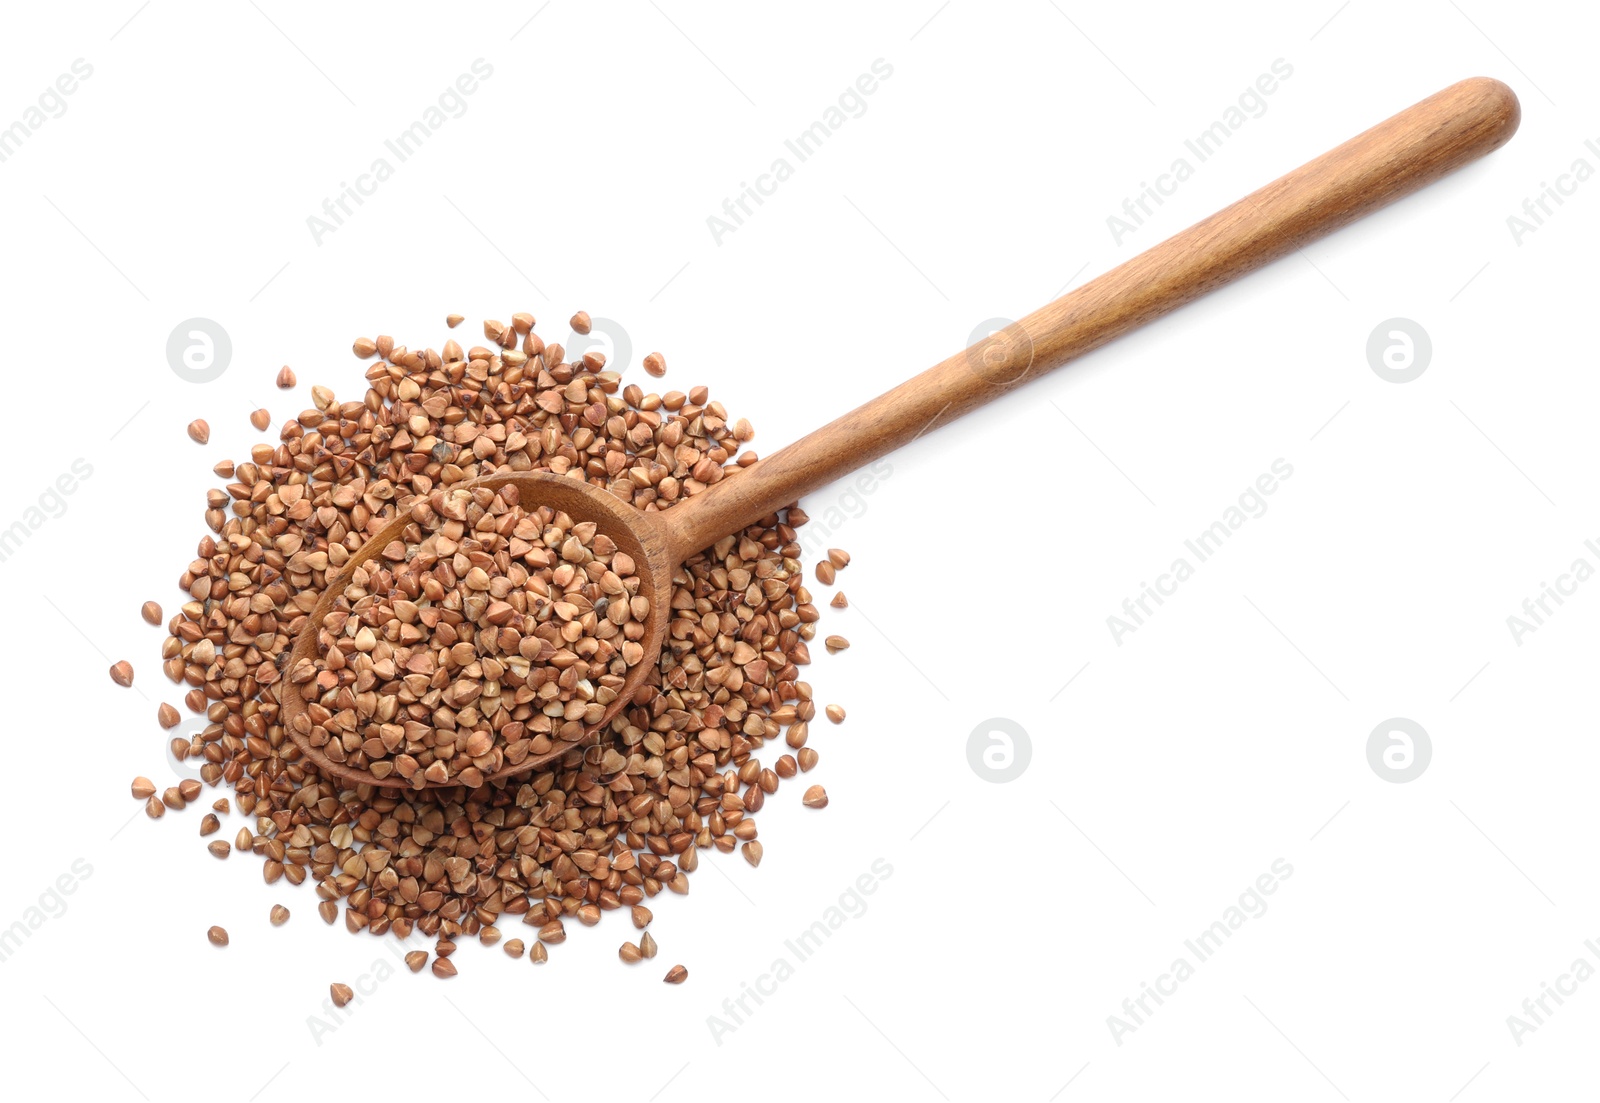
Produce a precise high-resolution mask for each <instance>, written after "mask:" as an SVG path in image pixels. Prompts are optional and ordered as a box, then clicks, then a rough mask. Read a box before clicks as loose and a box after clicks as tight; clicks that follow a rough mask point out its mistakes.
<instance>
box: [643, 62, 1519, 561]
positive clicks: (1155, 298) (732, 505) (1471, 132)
mask: <svg viewBox="0 0 1600 1103" xmlns="http://www.w3.org/2000/svg"><path fill="white" fill-rule="evenodd" d="M1520 118H1521V108H1520V106H1519V105H1518V103H1517V97H1516V94H1515V93H1513V92H1512V91H1511V89H1510V88H1508V87H1506V86H1505V85H1504V84H1502V83H1500V82H1499V81H1497V80H1493V79H1490V78H1487V77H1474V78H1471V79H1469V80H1464V81H1461V82H1460V83H1458V84H1453V85H1451V86H1450V87H1448V88H1446V89H1444V90H1443V91H1442V92H1437V93H1435V94H1434V95H1432V96H1429V97H1428V98H1427V99H1425V100H1423V101H1422V102H1421V103H1418V104H1415V105H1414V106H1412V107H1409V108H1407V109H1406V110H1404V111H1402V112H1400V113H1399V114H1398V115H1395V116H1393V117H1392V118H1389V119H1387V120H1385V121H1383V122H1381V123H1379V124H1378V125H1377V126H1375V127H1373V128H1372V129H1371V130H1368V131H1366V132H1365V133H1362V134H1359V135H1357V136H1356V137H1354V138H1352V139H1350V140H1349V141H1348V142H1345V143H1344V144H1343V145H1341V146H1339V147H1338V148H1337V149H1333V150H1330V151H1329V152H1327V153H1324V154H1323V155H1322V156H1320V157H1318V158H1316V159H1315V160H1313V161H1309V162H1307V163H1306V164H1304V165H1301V166H1300V167H1299V168H1297V169H1295V170H1294V171H1292V172H1290V173H1289V174H1288V175H1286V176H1282V177H1280V178H1279V179H1277V180H1274V181H1273V182H1272V183H1270V184H1268V185H1267V186H1266V187H1264V188H1261V189H1260V190H1259V191H1256V192H1253V193H1252V194H1250V195H1248V196H1246V197H1245V198H1243V199H1241V200H1239V201H1238V202H1237V203H1234V204H1233V205H1232V206H1230V207H1227V208H1225V209H1223V210H1221V211H1219V212H1217V213H1216V214H1214V215H1212V216H1211V217H1210V218H1207V219H1205V220H1203V221H1201V222H1198V223H1196V224H1195V225H1193V226H1191V227H1189V228H1188V229H1187V230H1184V231H1182V232H1181V233H1178V234H1176V235H1174V236H1173V237H1170V238H1168V239H1167V240H1166V241H1163V242H1161V243H1160V244H1159V245H1156V246H1154V247H1153V248H1151V249H1149V250H1147V251H1146V252H1143V253H1140V254H1139V255H1138V256H1136V257H1134V258H1133V259H1132V260H1129V261H1127V262H1125V263H1124V264H1121V265H1119V266H1118V267H1116V268H1113V269H1112V270H1111V271H1109V272H1107V273H1105V274H1104V275H1102V276H1100V277H1098V278H1096V279H1094V280H1092V281H1090V282H1089V283H1087V284H1084V285H1083V286H1082V287H1080V288H1078V289H1077V290H1075V291H1072V292H1070V293H1068V294H1066V295H1063V296H1062V297H1061V298H1059V299H1057V300H1055V301H1054V302H1052V303H1050V304H1048V305H1047V306H1044V307H1042V308H1040V309H1039V310H1036V311H1034V312H1033V313H1032V314H1029V315H1028V316H1027V317H1026V318H1023V319H1022V320H1021V321H1019V322H1013V323H1012V324H1011V325H1008V326H1006V327H1005V328H1004V329H1002V330H1000V331H998V332H996V333H994V334H993V335H991V336H989V337H987V338H985V339H984V340H982V341H980V342H978V343H977V344H975V345H973V346H972V347H971V348H969V349H967V350H965V351H964V352H958V353H956V354H955V355H954V356H951V357H950V358H949V359H947V360H945V361H943V362H942V363H939V364H936V365H934V366H933V367H931V368H929V369H928V370H927V371H925V372H923V373H922V374H921V375H918V376H915V377H913V378H912V379H910V380H907V381H906V382H905V383H902V384H900V385H899V386H898V387H895V388H894V389H893V390H891V391H889V392H887V393H885V394H883V395H880V396H879V397H877V398H875V399H873V400H872V401H870V402H868V403H866V404H865V405H863V406H860V407H858V408H857V409H855V410H853V411H851V412H850V413H848V414H845V415H844V416H843V417H841V418H839V419H837V420H836V421H833V422H831V423H829V424H828V425H825V426H823V427H822V428H821V429H818V430H817V431H816V432H814V433H811V434H810V435H809V436H806V437H803V438H801V439H800V440H798V441H796V442H794V443H793V444H791V445H789V446H788V447H787V448H784V449H783V450H781V451H779V452H776V453H774V454H773V455H771V456H769V457H767V458H766V459H763V460H761V461H759V462H757V463H755V464H753V465H751V466H750V467H748V468H746V469H745V470H743V471H742V472H740V473H739V474H738V475H736V476H734V477H732V478H727V479H723V480H722V481H720V482H718V483H716V484H714V485H713V486H711V487H710V488H708V489H707V490H705V491H703V492H701V493H700V494H698V495H696V496H695V497H694V498H693V499H692V500H691V501H689V502H686V503H685V504H684V505H683V506H680V507H679V508H677V509H674V510H672V511H671V514H670V519H671V523H672V525H673V527H674V530H675V533H674V538H673V539H674V547H675V550H676V551H677V552H678V553H679V554H680V555H688V554H692V553H693V552H694V551H697V550H699V549H700V548H703V547H707V546H709V545H710V544H713V543H715V542H716V541H717V540H718V539H719V538H721V537H723V536H725V535H727V534H728V533H732V532H737V531H739V530H740V529H742V528H744V527H745V526H747V525H749V524H752V523H754V522H755V521H757V520H759V519H760V518H762V517H764V516H766V515H767V514H769V513H772V512H774V511H775V510H777V509H780V508H781V507H783V506H784V505H786V504H788V503H790V502H793V501H795V500H796V499H798V498H799V497H801V495H803V494H806V493H809V492H810V491H813V490H816V489H817V488H818V487H821V486H824V485H826V484H827V483H829V482H832V481H833V480H834V479H837V478H839V477H840V476H843V475H847V474H849V473H850V472H852V471H854V470H856V469H857V468H858V467H861V466H863V465H864V464H867V463H870V462H871V461H873V460H875V459H877V458H878V457H880V456H882V455H884V454H885V453H888V452H890V451H893V450H894V449H895V448H898V447H900V446H901V445H903V444H907V443H909V442H910V441H912V440H914V439H915V438H917V437H919V436H921V435H922V434H923V433H926V432H928V431H929V430H930V429H934V428H937V427H938V426H940V425H944V424H946V423H948V422H951V421H954V420H955V419H956V418H958V417H960V416H961V415H962V414H964V413H966V412H967V411H968V410H971V409H974V408H975V407H978V406H981V405H983V404H984V403H985V402H988V401H990V400H992V399H995V398H998V397H999V396H1001V395H1003V394H1005V393H1007V392H1008V391H1011V390H1012V389H1014V388H1016V387H1019V386H1021V385H1022V384H1023V383H1025V382H1027V381H1028V380H1030V379H1034V378H1037V377H1038V376H1040V375H1043V374H1044V373H1045V372H1047V371H1050V370H1051V369H1053V368H1058V367H1060V366H1061V365H1062V364H1065V363H1066V362H1067V361H1069V360H1072V359H1074V358H1076V357H1078V356H1082V355H1083V354H1084V353H1086V352H1089V351H1091V350H1093V349H1096V348H1099V347H1100V346H1101V345H1103V344H1105V343H1106V342H1108V341H1110V340H1112V339H1114V338H1116V337H1119V336H1121V335H1122V334H1124V333H1127V332H1128V331H1129V330H1132V329H1137V328H1138V327H1139V326H1142V325H1144V324H1145V323H1146V322H1149V321H1152V320H1153V319H1156V318H1159V317H1161V316H1162V315H1163V314H1166V313H1167V312H1169V311H1171V310H1174V309H1176V308H1178V307H1180V306H1182V305H1184V304H1185V303H1187V302H1190V301H1191V300H1193V299H1197V298H1199V297H1200V296H1201V295H1204V294H1206V293H1207V292H1208V291H1212V290H1214V289H1216V288H1218V287H1221V286H1222V285H1224V284H1226V283H1228V282H1230V281H1232V280H1235V279H1237V278H1238V277H1240V276H1242V275H1245V274H1246V273H1248V272H1250V271H1252V270H1254V269H1256V268H1259V267H1260V266H1261V265H1263V264H1266V263H1268V262H1269V261H1273V260H1276V259H1277V258H1279V257H1281V256H1283V255H1284V254H1285V253H1289V252H1291V251H1293V250H1295V249H1298V248H1300V247H1301V246H1303V245H1306V244H1308V243H1309V242H1312V241H1315V240H1316V239H1318V238H1320V237H1322V236H1323V235H1325V234H1328V233H1331V232H1332V231H1334V230H1337V229H1338V228H1339V227H1341V226H1344V225H1346V224H1348V223H1350V222H1353V221H1355V220H1356V219H1358V218H1361V217H1362V216H1363V215H1366V214H1369V213H1370V212H1372V211H1375V210H1377V209H1378V208H1380V207H1383V206H1385V205H1386V204H1388V203H1392V202H1393V201H1394V200H1396V199H1399V198H1401V197H1402V196H1405V195H1408V194H1410V193H1411V192H1413V191H1416V190H1417V189H1418V188H1421V187H1423V186H1424V185H1426V184H1430V183H1432V182H1433V181H1435V180H1437V179H1439V178H1440V177H1441V176H1444V175H1446V174H1447V173H1450V172H1452V171H1454V170H1455V169H1458V168H1460V167H1461V166H1462V165H1465V164H1467V163H1468V162H1469V161H1472V160H1475V159H1476V158H1478V157H1481V156H1483V155H1484V154H1486V153H1488V152H1490V151H1491V150H1494V149H1497V148H1498V147H1500V146H1501V145H1503V144H1504V143H1505V142H1506V141H1507V140H1508V139H1509V138H1510V137H1511V136H1512V134H1514V133H1516V129H1517V123H1518V122H1519V120H1520Z"/></svg>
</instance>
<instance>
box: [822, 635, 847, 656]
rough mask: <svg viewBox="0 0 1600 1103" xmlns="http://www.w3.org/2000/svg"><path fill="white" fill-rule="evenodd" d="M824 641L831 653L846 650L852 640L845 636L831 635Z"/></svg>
mask: <svg viewBox="0 0 1600 1103" xmlns="http://www.w3.org/2000/svg"><path fill="white" fill-rule="evenodd" d="M822 642H823V645H824V646H826V647H827V649H828V653H829V654H834V653H837V652H840V651H845V650H847V649H848V648H849V647H850V641H849V640H847V639H845V638H844V637H843V636H829V637H828V638H827V639H825V640H823V641H822Z"/></svg>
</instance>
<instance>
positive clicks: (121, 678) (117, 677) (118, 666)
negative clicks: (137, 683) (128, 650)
mask: <svg viewBox="0 0 1600 1103" xmlns="http://www.w3.org/2000/svg"><path fill="white" fill-rule="evenodd" d="M111 680H112V681H113V682H116V683H117V685H119V686H122V687H123V688H124V689H126V688H127V687H128V686H131V685H133V665H132V664H131V663H129V662H128V660H127V659H122V660H120V661H118V662H114V663H112V664H111Z"/></svg>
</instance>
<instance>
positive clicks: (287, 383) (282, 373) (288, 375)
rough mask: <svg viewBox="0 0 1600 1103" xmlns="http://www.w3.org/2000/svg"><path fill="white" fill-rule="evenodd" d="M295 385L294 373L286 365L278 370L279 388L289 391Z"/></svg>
mask: <svg viewBox="0 0 1600 1103" xmlns="http://www.w3.org/2000/svg"><path fill="white" fill-rule="evenodd" d="M294 383H295V379H294V371H293V370H292V369H290V367H289V365H287V364H285V365H284V366H283V367H282V368H280V369H279V370H278V388H279V389H280V390H285V391H287V390H289V389H290V388H291V387H293V386H294Z"/></svg>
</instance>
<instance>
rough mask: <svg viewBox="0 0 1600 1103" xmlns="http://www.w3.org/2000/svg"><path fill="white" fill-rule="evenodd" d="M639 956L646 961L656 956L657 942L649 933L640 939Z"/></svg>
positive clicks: (645, 933)
mask: <svg viewBox="0 0 1600 1103" xmlns="http://www.w3.org/2000/svg"><path fill="white" fill-rule="evenodd" d="M639 956H640V957H643V958H646V959H649V958H653V957H655V956H656V940H655V939H654V938H653V937H652V936H651V934H650V932H649V931H646V932H644V934H643V935H641V936H640V937H639Z"/></svg>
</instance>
